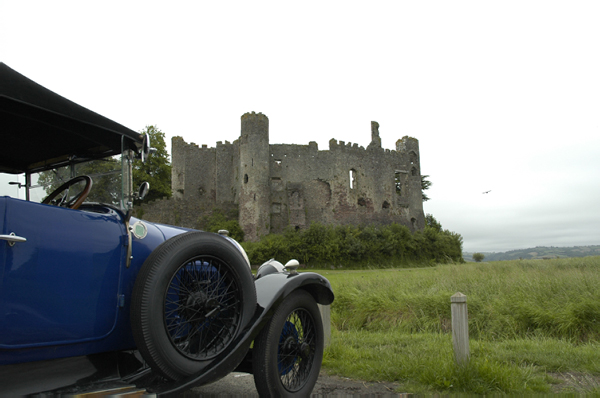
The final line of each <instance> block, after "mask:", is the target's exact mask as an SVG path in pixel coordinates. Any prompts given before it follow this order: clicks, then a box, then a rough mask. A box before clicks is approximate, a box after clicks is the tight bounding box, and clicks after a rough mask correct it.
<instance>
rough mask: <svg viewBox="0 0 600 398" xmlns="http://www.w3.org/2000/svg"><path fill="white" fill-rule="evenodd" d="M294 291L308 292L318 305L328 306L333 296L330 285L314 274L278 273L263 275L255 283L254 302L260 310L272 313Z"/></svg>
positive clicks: (324, 279)
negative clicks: (302, 290)
mask: <svg viewBox="0 0 600 398" xmlns="http://www.w3.org/2000/svg"><path fill="white" fill-rule="evenodd" d="M296 289H304V290H306V291H307V292H309V293H310V294H311V295H312V296H313V297H314V299H315V301H316V302H317V303H319V304H323V305H329V304H331V303H332V302H333V299H334V295H333V290H332V289H331V284H330V283H329V281H328V280H327V278H325V277H324V276H322V275H319V274H317V273H314V272H303V273H296V274H292V273H288V272H278V273H273V274H268V275H264V276H262V277H261V278H259V279H258V280H257V281H256V301H257V302H258V305H260V306H261V307H262V308H264V309H266V310H268V311H272V310H274V309H275V308H277V306H278V305H279V304H280V303H281V301H283V299H285V298H286V297H287V296H289V295H290V293H292V292H293V291H294V290H296Z"/></svg>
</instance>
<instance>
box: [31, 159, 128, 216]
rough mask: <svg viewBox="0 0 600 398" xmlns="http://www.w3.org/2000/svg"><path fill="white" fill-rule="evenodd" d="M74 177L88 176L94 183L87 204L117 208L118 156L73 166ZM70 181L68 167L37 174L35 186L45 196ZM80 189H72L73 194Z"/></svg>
mask: <svg viewBox="0 0 600 398" xmlns="http://www.w3.org/2000/svg"><path fill="white" fill-rule="evenodd" d="M75 174H76V175H88V176H90V177H92V180H93V182H94V184H93V187H92V190H91V192H90V194H89V195H88V197H87V199H86V200H87V201H88V202H99V203H108V204H112V205H115V206H117V205H118V204H119V201H120V199H121V198H120V195H119V192H120V191H121V160H120V158H119V156H113V157H110V158H106V159H98V160H93V161H90V162H85V163H80V164H77V165H75ZM70 179H71V170H70V167H69V166H65V167H60V168H58V169H53V170H47V171H43V172H41V173H40V174H39V177H38V180H37V184H38V185H41V186H42V187H43V189H44V190H45V191H46V194H50V193H52V192H54V190H55V189H57V188H58V187H59V186H61V185H62V184H64V183H65V182H67V181H69V180H70ZM80 188H82V186H81V187H78V186H74V187H72V191H73V192H80V191H81V189H80Z"/></svg>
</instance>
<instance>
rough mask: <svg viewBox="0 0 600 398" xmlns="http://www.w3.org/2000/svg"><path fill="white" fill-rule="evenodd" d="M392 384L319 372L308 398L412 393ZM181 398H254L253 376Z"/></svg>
mask: <svg viewBox="0 0 600 398" xmlns="http://www.w3.org/2000/svg"><path fill="white" fill-rule="evenodd" d="M548 375H549V376H551V377H553V378H554V379H555V380H556V384H553V386H552V393H555V394H560V393H563V394H564V393H571V394H573V393H575V394H585V393H586V392H587V391H590V390H594V389H600V377H598V376H590V375H586V374H581V373H575V372H569V373H549V374H548ZM397 389H398V384H396V383H388V382H381V383H374V382H362V381H358V380H351V379H348V378H346V377H338V376H329V375H327V374H326V373H325V372H321V375H320V376H319V380H318V381H317V384H316V385H315V388H314V390H313V393H312V397H319V398H321V397H322V398H325V397H331V398H346V397H347V398H349V397H353V398H357V397H382V398H383V397H385V398H392V397H394V398H396V397H410V396H411V395H412V394H409V393H402V392H396V390H397ZM181 397H209V398H224V397H258V394H257V392H256V388H255V387H254V377H252V375H251V374H248V373H231V374H229V375H228V376H226V377H225V378H223V379H221V380H219V381H217V382H215V383H212V384H209V385H207V386H202V387H197V388H193V389H191V390H190V391H187V392H185V393H184V394H182V395H181Z"/></svg>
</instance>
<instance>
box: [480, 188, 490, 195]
mask: <svg viewBox="0 0 600 398" xmlns="http://www.w3.org/2000/svg"><path fill="white" fill-rule="evenodd" d="M490 192H492V190H491V189H490V190H489V191H485V192H482V193H483V194H486V193H490Z"/></svg>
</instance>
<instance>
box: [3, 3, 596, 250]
mask: <svg viewBox="0 0 600 398" xmlns="http://www.w3.org/2000/svg"><path fill="white" fill-rule="evenodd" d="M599 21H600V2H597V1H560V2H558V1H548V0H546V1H524V0H519V1H506V0H504V1H495V2H492V1H480V0H477V1H447V0H446V1H411V2H408V1H376V0H372V1H362V2H357V1H326V0H321V1H302V2H284V1H273V2H262V1H172V2H167V1H107V0H103V1H95V2H93V1H61V0H53V1H27V0H0V61H1V62H4V63H6V64H7V65H8V66H9V67H11V68H13V69H15V70H16V71H18V72H20V73H21V74H23V75H25V76H27V77H29V78H30V79H32V80H34V81H36V82H37V83H39V84H41V85H43V86H45V87H46V88H48V89H50V90H53V91H55V92H57V93H58V94H60V95H62V96H64V97H67V98H69V99H70V100H72V101H75V102H77V103H78V104H80V105H83V106H85V107H87V108H89V109H91V110H93V111H95V112H98V113H100V114H102V115H104V116H106V117H108V118H111V119H113V120H115V121H117V122H119V123H121V124H123V125H125V126H127V127H129V128H131V129H133V130H136V131H140V130H142V129H143V128H144V127H145V126H146V125H151V124H152V125H156V126H158V128H160V129H161V130H162V131H163V132H164V133H165V134H166V136H167V138H168V140H169V141H170V138H171V137H173V136H182V137H183V138H184V139H185V141H187V142H195V143H197V144H206V145H208V146H209V147H213V146H215V144H216V141H225V140H227V141H230V142H231V141H234V140H235V139H236V138H237V137H238V136H239V133H240V117H241V115H242V114H244V113H245V112H251V111H255V112H262V113H264V114H266V115H267V116H268V117H269V123H270V126H269V128H270V139H271V143H289V144H304V145H306V144H308V142H309V141H316V142H317V143H318V145H319V149H321V150H326V149H328V141H329V140H330V139H331V138H335V139H337V140H343V141H346V142H353V143H358V144H359V145H362V146H365V147H366V146H367V145H368V144H369V142H370V138H371V121H372V120H374V121H377V122H379V124H380V129H379V131H380V135H381V139H382V146H383V147H384V148H389V149H394V148H395V142H396V140H397V139H399V138H401V137H403V136H405V135H409V136H412V137H415V138H417V139H418V140H419V144H420V152H421V172H422V174H426V175H429V180H430V181H431V182H432V183H433V185H432V187H431V189H430V190H429V191H428V192H427V194H428V195H429V197H430V198H431V200H430V201H428V202H425V204H424V208H425V212H426V213H430V214H433V215H434V217H435V218H436V219H437V220H438V221H439V222H440V223H441V224H442V226H443V227H444V228H446V229H449V230H451V231H455V232H457V233H460V234H461V235H462V236H463V238H464V250H465V251H507V250H512V249H518V248H527V247H534V246H551V245H552V246H575V245H592V244H596V245H597V244H600V205H599V203H600V183H599V177H600V23H599ZM168 144H169V146H170V142H169V143H168ZM0 145H1V143H0ZM0 189H2V187H0ZM4 189H5V191H4V192H6V188H4ZM10 189H12V190H14V189H15V188H14V187H10ZM488 190H491V192H489V193H487V194H483V193H482V192H484V191H488Z"/></svg>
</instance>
